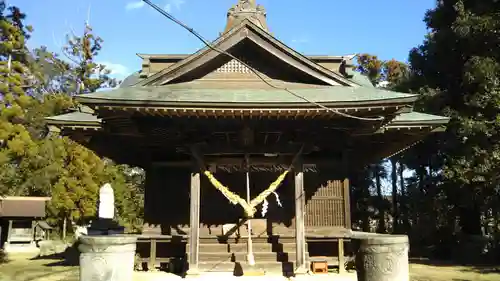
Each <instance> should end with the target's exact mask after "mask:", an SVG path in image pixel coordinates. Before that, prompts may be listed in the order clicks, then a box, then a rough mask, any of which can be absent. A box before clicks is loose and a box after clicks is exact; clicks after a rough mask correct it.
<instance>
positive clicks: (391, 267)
mask: <svg viewBox="0 0 500 281" xmlns="http://www.w3.org/2000/svg"><path fill="white" fill-rule="evenodd" d="M408 250H409V243H408V236H406V235H374V236H367V237H364V238H361V239H360V240H359V250H358V252H357V254H356V270H357V275H358V281H409V280H410V272H409V271H410V270H409V262H408Z"/></svg>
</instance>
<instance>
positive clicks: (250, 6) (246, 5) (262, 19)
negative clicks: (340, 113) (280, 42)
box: [224, 0, 269, 33]
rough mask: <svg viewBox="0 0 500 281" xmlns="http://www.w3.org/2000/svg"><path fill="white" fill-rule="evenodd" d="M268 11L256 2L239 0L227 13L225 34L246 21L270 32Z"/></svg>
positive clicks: (254, 0) (253, 0)
mask: <svg viewBox="0 0 500 281" xmlns="http://www.w3.org/2000/svg"><path fill="white" fill-rule="evenodd" d="M266 16H267V14H266V10H265V9H264V7H263V6H262V5H257V3H256V0H238V4H236V5H234V6H233V7H231V8H230V9H229V11H228V12H227V24H226V28H225V29H224V33H225V32H227V31H229V30H230V29H231V28H233V27H234V26H236V25H238V24H239V23H240V22H242V21H243V20H245V19H248V20H250V21H251V22H253V23H254V24H256V25H257V26H259V27H260V28H262V29H264V30H265V31H269V30H268V28H267V22H266Z"/></svg>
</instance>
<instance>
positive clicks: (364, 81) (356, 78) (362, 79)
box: [349, 71, 375, 88]
mask: <svg viewBox="0 0 500 281" xmlns="http://www.w3.org/2000/svg"><path fill="white" fill-rule="evenodd" d="M350 74H351V75H352V77H351V78H349V80H351V81H352V82H354V83H356V84H358V85H361V86H363V87H367V88H375V86H373V84H372V82H371V81H370V78H368V76H366V75H363V74H361V73H359V72H356V71H351V73H350Z"/></svg>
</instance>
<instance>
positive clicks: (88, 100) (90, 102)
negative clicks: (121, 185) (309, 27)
mask: <svg viewBox="0 0 500 281" xmlns="http://www.w3.org/2000/svg"><path fill="white" fill-rule="evenodd" d="M417 99H418V96H416V95H415V96H408V97H400V98H392V99H381V100H364V101H362V100H359V101H332V102H318V103H320V104H321V105H323V106H327V107H332V108H343V107H344V108H345V107H349V108H353V107H354V108H356V107H360V106H404V105H410V104H412V103H414V102H415V101H416V100H417ZM76 100H77V101H78V102H80V103H82V104H85V105H87V106H90V107H92V106H107V105H108V106H120V105H123V106H137V107H162V106H164V107H175V108H182V107H199V108H207V107H210V108H212V107H224V108H238V109H239V108H276V109H282V108H297V107H298V108H301V107H302V108H314V107H318V106H317V105H315V104H313V103H310V102H298V103H280V102H275V103H262V102H254V103H249V102H248V103H236V102H217V103H214V102H197V101H192V102H189V101H187V102H175V101H169V102H166V101H158V100H156V101H154V100H125V99H109V98H108V99H104V98H92V97H85V96H78V97H76Z"/></svg>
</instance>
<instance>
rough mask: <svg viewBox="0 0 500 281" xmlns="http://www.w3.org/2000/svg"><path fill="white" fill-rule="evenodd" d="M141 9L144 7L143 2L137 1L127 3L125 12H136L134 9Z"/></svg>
mask: <svg viewBox="0 0 500 281" xmlns="http://www.w3.org/2000/svg"><path fill="white" fill-rule="evenodd" d="M142 7H144V2H143V1H141V0H139V1H135V2H129V3H127V5H126V6H125V10H136V9H140V8H142Z"/></svg>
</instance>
